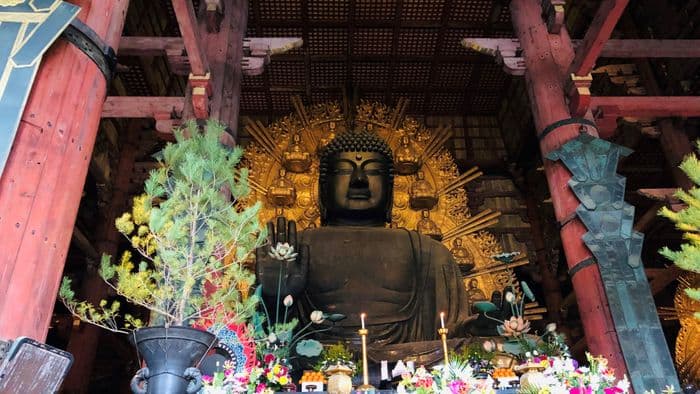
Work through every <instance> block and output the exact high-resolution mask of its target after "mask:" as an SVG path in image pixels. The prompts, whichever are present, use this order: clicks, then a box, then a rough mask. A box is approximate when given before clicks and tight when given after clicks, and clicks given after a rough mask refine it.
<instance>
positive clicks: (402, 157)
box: [396, 135, 420, 175]
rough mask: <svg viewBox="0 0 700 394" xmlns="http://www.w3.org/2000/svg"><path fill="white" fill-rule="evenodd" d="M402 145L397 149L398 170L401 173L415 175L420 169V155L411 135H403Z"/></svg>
mask: <svg viewBox="0 0 700 394" xmlns="http://www.w3.org/2000/svg"><path fill="white" fill-rule="evenodd" d="M400 144H401V145H400V146H399V147H398V149H396V172H398V173H399V174H401V175H413V174H415V173H416V171H418V169H420V157H418V154H417V153H416V150H415V149H414V148H413V146H412V144H411V137H409V136H408V135H404V136H402V137H401V140H400Z"/></svg>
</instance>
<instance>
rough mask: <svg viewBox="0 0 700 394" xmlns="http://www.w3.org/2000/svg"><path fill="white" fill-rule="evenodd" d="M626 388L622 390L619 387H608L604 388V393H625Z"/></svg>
mask: <svg viewBox="0 0 700 394" xmlns="http://www.w3.org/2000/svg"><path fill="white" fill-rule="evenodd" d="M623 392H624V390H622V389H621V388H619V387H606V388H604V389H603V393H605V394H617V393H623Z"/></svg>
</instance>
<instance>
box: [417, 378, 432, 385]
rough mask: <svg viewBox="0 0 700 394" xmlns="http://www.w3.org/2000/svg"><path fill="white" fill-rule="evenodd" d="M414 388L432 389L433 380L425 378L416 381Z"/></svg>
mask: <svg viewBox="0 0 700 394" xmlns="http://www.w3.org/2000/svg"><path fill="white" fill-rule="evenodd" d="M416 387H423V388H430V387H433V378H431V377H425V378H420V379H418V381H417V382H416Z"/></svg>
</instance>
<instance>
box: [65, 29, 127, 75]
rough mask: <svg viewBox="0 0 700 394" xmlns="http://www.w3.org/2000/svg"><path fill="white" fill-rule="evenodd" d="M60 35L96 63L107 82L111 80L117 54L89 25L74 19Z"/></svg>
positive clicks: (115, 66)
mask: <svg viewBox="0 0 700 394" xmlns="http://www.w3.org/2000/svg"><path fill="white" fill-rule="evenodd" d="M61 36H62V37H63V38H65V39H66V41H68V42H70V43H71V44H73V45H75V47H76V48H78V49H80V51H81V52H83V53H84V54H86V55H87V57H89V58H90V60H92V61H93V62H94V63H95V64H96V65H97V67H98V68H99V69H100V71H101V72H102V74H103V75H104V76H105V80H106V81H107V84H109V83H110V82H112V78H114V71H115V69H116V68H117V55H116V53H115V52H114V49H113V48H112V47H111V46H109V45H107V44H106V43H105V42H104V41H103V40H102V39H101V38H100V36H98V35H97V33H95V31H94V30H92V29H91V28H90V26H88V25H86V24H85V23H83V22H82V21H80V19H74V20H73V21H72V22H71V24H70V25H68V27H67V28H66V30H65V31H64V32H63V34H62V35H61Z"/></svg>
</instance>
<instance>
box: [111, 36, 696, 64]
mask: <svg viewBox="0 0 700 394" xmlns="http://www.w3.org/2000/svg"><path fill="white" fill-rule="evenodd" d="M140 38H151V37H123V38H122V39H123V40H126V41H132V40H133V41H134V44H131V43H128V44H127V46H128V47H129V51H130V52H131V48H132V47H134V48H133V50H134V51H142V52H146V51H148V48H149V47H154V46H157V47H159V48H161V47H165V45H166V44H165V43H156V42H154V43H152V44H151V43H147V42H146V41H144V42H138V43H137V42H136V41H137V40H136V39H140ZM153 38H156V37H153ZM163 38H165V37H163ZM139 41H140V40H139ZM572 43H573V44H574V47H575V48H578V47H580V46H581V45H582V43H583V40H572ZM462 45H463V46H464V47H465V48H469V49H473V50H475V51H477V52H481V53H483V54H486V55H491V56H499V54H500V56H501V57H514V56H516V53H517V51H518V50H520V49H521V48H520V41H519V40H518V39H513V38H476V37H469V38H464V39H463V40H462ZM120 53H122V52H121V51H120ZM598 57H607V58H610V57H613V58H690V59H697V58H700V40H608V41H607V42H605V44H604V45H603V49H602V50H601V51H600V55H599V56H598Z"/></svg>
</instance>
